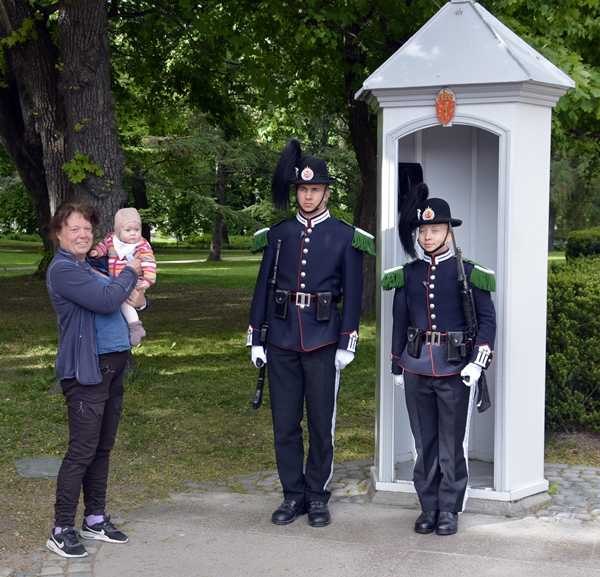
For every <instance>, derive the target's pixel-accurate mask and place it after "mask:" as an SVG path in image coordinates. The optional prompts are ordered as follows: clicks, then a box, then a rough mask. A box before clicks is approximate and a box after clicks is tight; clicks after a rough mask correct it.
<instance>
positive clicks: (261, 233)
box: [250, 227, 271, 254]
mask: <svg viewBox="0 0 600 577" xmlns="http://www.w3.org/2000/svg"><path fill="white" fill-rule="evenodd" d="M270 230H271V229H270V228H269V227H267V228H261V229H260V230H257V231H256V232H255V233H254V242H253V243H252V248H251V249H250V252H251V253H252V254H256V253H257V252H262V251H263V250H265V248H267V247H268V246H269V231H270Z"/></svg>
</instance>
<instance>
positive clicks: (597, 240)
mask: <svg viewBox="0 0 600 577" xmlns="http://www.w3.org/2000/svg"><path fill="white" fill-rule="evenodd" d="M596 254H600V226H597V227H595V228H589V229H587V230H576V231H574V232H572V233H571V234H569V236H568V237H567V250H566V252H565V256H566V257H567V259H573V258H577V257H580V256H592V255H596Z"/></svg>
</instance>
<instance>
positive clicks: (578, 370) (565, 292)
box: [546, 257, 600, 431]
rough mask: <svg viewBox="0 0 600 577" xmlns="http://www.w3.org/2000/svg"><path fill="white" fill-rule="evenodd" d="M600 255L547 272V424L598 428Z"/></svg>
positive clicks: (573, 428) (574, 428)
mask: <svg viewBox="0 0 600 577" xmlns="http://www.w3.org/2000/svg"><path fill="white" fill-rule="evenodd" d="M599 311H600V257H596V258H583V257H582V258H577V259H570V260H569V261H568V262H567V263H566V264H562V265H561V264H553V265H551V266H550V270H549V274H548V324H547V331H548V332H547V349H546V427H547V428H548V429H549V430H552V431H556V430H559V429H562V430H564V431H577V430H597V431H598V430H600V391H599V386H600V340H599V339H598V336H599V334H600V315H599V314H598V312H599Z"/></svg>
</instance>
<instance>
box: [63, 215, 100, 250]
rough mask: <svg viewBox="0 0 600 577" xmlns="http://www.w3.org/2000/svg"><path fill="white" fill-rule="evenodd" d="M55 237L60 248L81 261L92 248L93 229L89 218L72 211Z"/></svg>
mask: <svg viewBox="0 0 600 577" xmlns="http://www.w3.org/2000/svg"><path fill="white" fill-rule="evenodd" d="M56 238H58V244H60V248H62V249H63V250H66V251H67V252H70V253H71V254H72V255H73V256H76V257H77V258H78V259H79V260H82V261H83V260H85V255H86V254H87V253H88V251H89V250H90V249H91V248H92V243H93V241H94V230H93V229H92V225H91V223H90V221H89V220H87V219H86V218H85V217H84V216H83V215H82V214H81V213H80V212H74V213H72V214H71V216H69V218H67V220H66V221H65V223H64V224H63V226H62V228H61V229H60V232H59V233H57V234H56Z"/></svg>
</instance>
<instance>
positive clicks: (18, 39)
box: [0, 11, 43, 48]
mask: <svg viewBox="0 0 600 577" xmlns="http://www.w3.org/2000/svg"><path fill="white" fill-rule="evenodd" d="M34 18H35V20H41V19H42V18H43V16H42V15H41V13H40V12H39V11H36V12H35V14H34ZM35 20H34V19H33V18H24V19H23V23H22V24H21V26H20V27H19V28H17V29H16V30H13V31H12V33H11V35H10V36H8V37H7V38H2V39H1V40H0V45H5V46H6V47H8V48H13V47H14V46H16V45H17V44H22V43H24V42H27V40H37V39H38V33H37V30H36V29H35Z"/></svg>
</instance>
